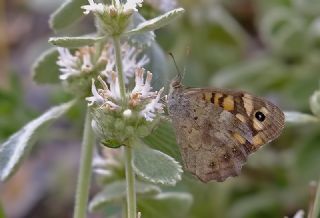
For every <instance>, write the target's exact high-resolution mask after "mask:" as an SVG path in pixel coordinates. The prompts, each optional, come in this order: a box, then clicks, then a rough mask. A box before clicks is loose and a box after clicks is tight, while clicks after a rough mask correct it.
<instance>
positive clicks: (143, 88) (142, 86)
mask: <svg viewBox="0 0 320 218" xmlns="http://www.w3.org/2000/svg"><path fill="white" fill-rule="evenodd" d="M143 75H144V69H143V68H138V69H137V70H136V78H135V82H136V85H135V87H134V88H133V90H132V94H131V95H135V94H137V93H138V94H139V97H141V98H146V97H149V96H151V95H153V94H154V92H150V90H151V89H152V87H151V80H152V73H150V71H148V72H147V77H146V80H145V82H143V81H144V79H143Z"/></svg>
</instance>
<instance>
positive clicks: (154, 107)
mask: <svg viewBox="0 0 320 218" xmlns="http://www.w3.org/2000/svg"><path fill="white" fill-rule="evenodd" d="M163 89H164V88H162V89H160V91H159V92H158V95H157V97H156V98H155V99H152V100H151V102H150V103H149V104H147V105H146V107H145V108H144V109H143V110H142V111H141V112H140V115H141V116H143V117H144V118H145V119H146V120H147V121H152V120H153V119H154V118H155V116H156V115H157V114H156V113H163V104H161V103H159V100H160V95H161V93H162V92H163Z"/></svg>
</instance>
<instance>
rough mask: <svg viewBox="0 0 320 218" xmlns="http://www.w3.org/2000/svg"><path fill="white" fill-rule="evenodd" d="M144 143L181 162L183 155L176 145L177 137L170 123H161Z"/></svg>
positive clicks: (144, 139)
mask: <svg viewBox="0 0 320 218" xmlns="http://www.w3.org/2000/svg"><path fill="white" fill-rule="evenodd" d="M143 141H144V142H145V143H146V144H147V145H150V147H152V148H154V149H156V150H159V151H162V152H163V153H166V154H168V155H170V156H171V157H173V158H174V159H176V160H178V161H179V162H181V160H182V159H181V155H180V151H179V148H178V145H177V143H176V136H175V134H174V131H173V128H172V126H171V124H170V123H169V122H161V124H160V125H159V127H158V128H157V129H155V130H154V131H153V132H152V134H150V135H149V136H147V137H145V138H143Z"/></svg>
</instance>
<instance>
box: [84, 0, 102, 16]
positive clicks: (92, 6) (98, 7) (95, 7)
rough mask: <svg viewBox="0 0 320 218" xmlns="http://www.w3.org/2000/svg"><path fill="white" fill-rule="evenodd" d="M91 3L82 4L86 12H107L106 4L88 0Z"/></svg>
mask: <svg viewBox="0 0 320 218" xmlns="http://www.w3.org/2000/svg"><path fill="white" fill-rule="evenodd" d="M88 2H89V5H83V6H81V8H82V9H84V10H85V11H84V12H83V13H84V14H89V13H90V12H93V13H99V14H103V13H104V12H105V6H104V5H103V4H102V3H98V4H97V3H95V2H94V1H93V0H88Z"/></svg>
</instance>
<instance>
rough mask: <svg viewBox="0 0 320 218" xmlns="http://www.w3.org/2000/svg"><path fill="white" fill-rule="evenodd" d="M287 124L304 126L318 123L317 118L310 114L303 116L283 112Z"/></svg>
mask: <svg viewBox="0 0 320 218" xmlns="http://www.w3.org/2000/svg"><path fill="white" fill-rule="evenodd" d="M284 115H285V117H286V122H287V123H295V124H304V123H316V122H320V120H319V118H318V117H316V116H312V115H310V114H304V113H300V112H295V111H286V112H284Z"/></svg>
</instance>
